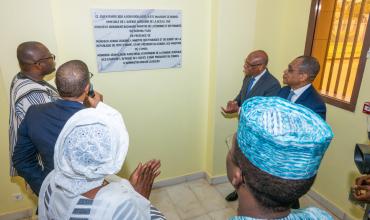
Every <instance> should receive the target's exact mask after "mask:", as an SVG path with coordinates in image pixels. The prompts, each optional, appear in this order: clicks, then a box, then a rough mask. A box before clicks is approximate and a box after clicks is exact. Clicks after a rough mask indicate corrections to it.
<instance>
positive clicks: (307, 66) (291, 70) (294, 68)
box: [278, 56, 326, 209]
mask: <svg viewBox="0 0 370 220" xmlns="http://www.w3.org/2000/svg"><path fill="white" fill-rule="evenodd" d="M319 71H320V64H319V62H318V61H317V60H316V58H314V57H311V56H300V57H297V58H295V59H294V60H293V61H292V62H291V63H290V64H289V65H288V69H286V70H285V71H284V75H283V83H284V84H287V86H284V87H283V88H281V89H280V91H279V93H278V96H279V97H281V98H284V99H288V100H289V101H292V102H294V103H296V104H301V105H303V106H305V107H307V108H309V109H311V110H312V111H314V112H316V113H317V114H318V115H320V117H321V118H322V119H324V120H325V119H326V106H325V103H324V101H323V100H322V98H321V96H320V95H319V93H318V92H317V91H316V90H315V88H314V87H313V86H312V82H313V81H314V80H315V78H316V76H317V74H318V73H319ZM292 208H293V209H299V208H300V204H299V200H297V201H295V202H294V203H293V205H292Z"/></svg>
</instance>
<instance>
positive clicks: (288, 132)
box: [237, 97, 333, 180]
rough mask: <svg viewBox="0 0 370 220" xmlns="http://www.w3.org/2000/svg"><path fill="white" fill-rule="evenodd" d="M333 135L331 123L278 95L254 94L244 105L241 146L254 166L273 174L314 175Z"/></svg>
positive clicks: (292, 176) (239, 136)
mask: <svg viewBox="0 0 370 220" xmlns="http://www.w3.org/2000/svg"><path fill="white" fill-rule="evenodd" d="M332 138H333V132H332V130H331V128H330V127H329V125H328V124H327V123H326V122H325V121H324V120H322V119H321V117H320V116H319V115H317V114H316V113H315V112H313V111H311V110H310V109H308V108H306V107H304V106H302V105H298V104H295V103H292V102H289V101H287V100H285V99H282V98H278V97H254V98H251V99H249V100H247V101H245V102H244V103H243V105H242V109H241V112H240V121H239V127H238V132H237V141H238V145H239V148H240V149H241V151H242V152H243V154H244V156H245V157H246V158H247V159H248V160H249V161H250V162H251V163H252V164H253V165H254V166H256V167H257V168H259V169H261V170H263V171H265V172H267V173H269V174H271V175H273V176H277V177H280V178H283V179H291V180H299V179H308V178H310V177H312V176H314V175H315V174H316V173H317V170H318V168H319V166H320V162H321V159H322V158H323V156H324V153H325V151H326V149H327V148H328V146H329V144H330V141H331V139H332Z"/></svg>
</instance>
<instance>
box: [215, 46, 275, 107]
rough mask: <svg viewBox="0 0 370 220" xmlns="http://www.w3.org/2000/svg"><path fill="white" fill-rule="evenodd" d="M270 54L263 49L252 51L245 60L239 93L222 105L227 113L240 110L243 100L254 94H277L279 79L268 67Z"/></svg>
mask: <svg viewBox="0 0 370 220" xmlns="http://www.w3.org/2000/svg"><path fill="white" fill-rule="evenodd" d="M267 63H268V56H267V53H266V52H265V51H263V50H256V51H253V52H252V53H250V54H249V55H248V56H247V58H246V59H245V62H244V74H245V77H244V80H243V85H242V88H241V90H240V92H239V94H238V95H237V96H236V98H235V99H234V100H231V101H229V102H228V103H227V106H226V108H223V107H222V111H223V113H225V114H232V113H236V112H238V111H239V108H240V107H241V105H242V104H243V102H244V101H245V100H247V99H249V98H252V97H254V96H276V94H277V93H278V91H279V89H280V83H279V81H278V80H277V79H276V78H275V77H274V76H273V75H271V73H270V72H269V71H268V69H267Z"/></svg>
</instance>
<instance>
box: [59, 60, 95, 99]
mask: <svg viewBox="0 0 370 220" xmlns="http://www.w3.org/2000/svg"><path fill="white" fill-rule="evenodd" d="M89 83H90V76H89V69H88V67H87V65H86V64H85V63H84V62H82V61H81V60H71V61H68V62H66V63H64V64H63V65H61V66H60V67H59V68H58V69H57V72H56V76H55V84H56V86H57V89H58V92H59V95H60V96H61V97H73V98H77V97H80V96H81V95H82V94H83V93H84V91H85V88H86V86H87V85H88V84H89Z"/></svg>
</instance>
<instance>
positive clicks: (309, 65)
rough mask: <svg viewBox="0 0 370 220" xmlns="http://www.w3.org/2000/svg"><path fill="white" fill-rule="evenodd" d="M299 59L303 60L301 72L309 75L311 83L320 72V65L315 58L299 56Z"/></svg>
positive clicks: (300, 67)
mask: <svg viewBox="0 0 370 220" xmlns="http://www.w3.org/2000/svg"><path fill="white" fill-rule="evenodd" d="M297 59H301V60H302V62H301V65H300V66H299V70H300V71H301V72H304V73H308V75H309V76H310V80H311V82H312V81H313V80H314V79H315V78H316V76H317V74H318V73H319V71H320V63H319V61H317V59H316V58H315V57H312V56H299V57H297Z"/></svg>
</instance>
